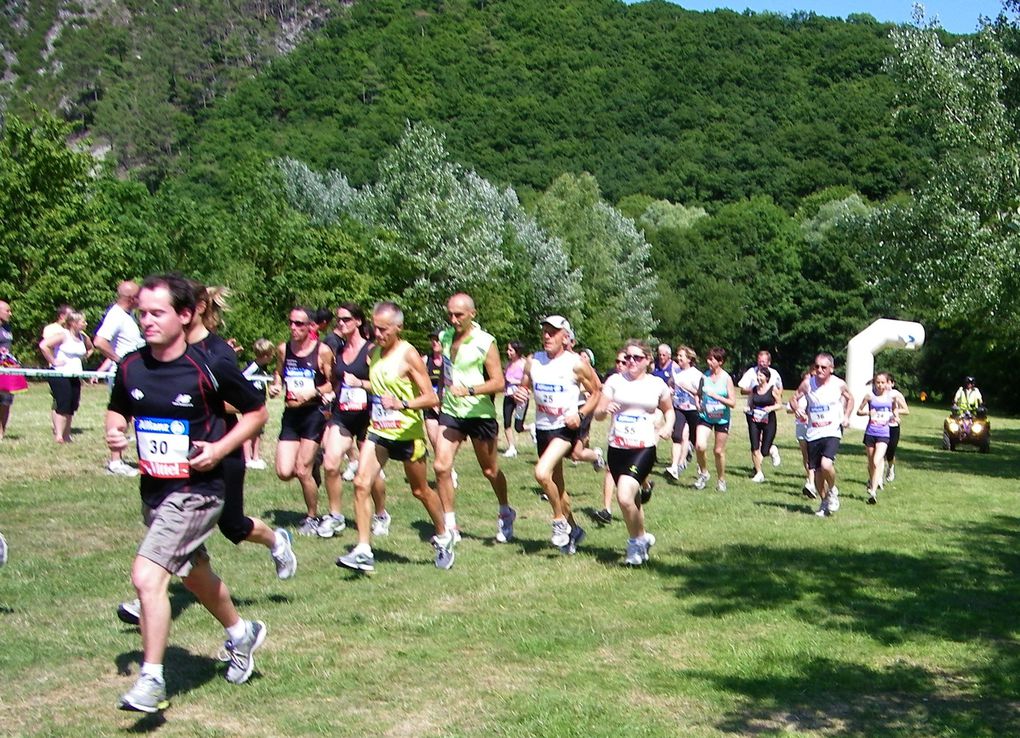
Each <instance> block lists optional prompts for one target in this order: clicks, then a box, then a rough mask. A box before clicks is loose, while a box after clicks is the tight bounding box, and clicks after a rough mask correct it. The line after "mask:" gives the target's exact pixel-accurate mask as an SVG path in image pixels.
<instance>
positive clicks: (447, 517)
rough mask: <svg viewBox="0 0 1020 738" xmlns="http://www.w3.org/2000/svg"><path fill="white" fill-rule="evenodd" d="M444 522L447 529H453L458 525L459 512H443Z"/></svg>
mask: <svg viewBox="0 0 1020 738" xmlns="http://www.w3.org/2000/svg"><path fill="white" fill-rule="evenodd" d="M443 523H445V524H446V529H447V530H453V529H454V528H456V527H457V513H452V512H449V513H443Z"/></svg>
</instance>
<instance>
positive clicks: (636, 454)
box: [595, 340, 674, 566]
mask: <svg viewBox="0 0 1020 738" xmlns="http://www.w3.org/2000/svg"><path fill="white" fill-rule="evenodd" d="M651 360H652V350H651V349H650V348H649V347H648V346H646V345H645V344H643V343H641V342H640V341H634V340H630V341H627V343H626V344H625V345H624V361H625V364H624V368H623V370H622V371H620V372H617V373H615V374H613V375H612V376H611V377H609V378H608V379H607V380H606V383H605V385H604V386H603V387H602V399H601V400H600V401H599V405H598V408H597V409H596V411H595V417H596V418H597V419H598V420H602V419H603V418H605V417H606V415H607V414H608V415H612V423H611V424H610V427H609V456H608V459H607V463H608V466H609V473H610V474H611V475H612V477H613V480H614V481H615V482H616V499H617V502H618V503H619V504H620V511H621V513H622V514H623V519H624V521H625V522H626V523H627V533H628V534H629V536H630V538H629V540H628V541H627V556H626V560H625V561H626V563H627V565H629V566H640V565H641V564H643V563H645V562H646V561H648V550H649V549H650V548H651V547H652V545H654V544H655V536H653V535H652V534H651V533H648V532H647V531H646V530H645V513H644V508H643V507H642V503H643V502H645V501H646V500H644V499H642V494H641V487H642V486H643V485H644V482H645V479H646V478H647V477H648V475H649V473H651V471H652V468H653V467H654V466H655V446H656V444H657V443H658V441H659V439H660V438H663V439H665V438H669V437H670V436H671V435H672V432H673V420H674V411H673V399H672V394H671V393H670V390H669V387H667V386H666V383H665V382H663V381H662V380H661V379H660V378H659V377H656V376H653V375H651V374H649V373H648V368H649V365H650V364H651ZM660 411H661V415H660V414H659V413H660Z"/></svg>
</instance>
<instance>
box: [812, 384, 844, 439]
mask: <svg viewBox="0 0 1020 738" xmlns="http://www.w3.org/2000/svg"><path fill="white" fill-rule="evenodd" d="M842 389H843V382H842V380H838V379H836V378H835V377H831V378H830V379H829V381H828V382H826V383H825V384H823V385H819V384H818V380H817V379H815V378H814V377H809V378H808V393H807V413H808V423H807V440H809V441H816V440H818V439H819V438H830V437H833V438H839V437H841V436H842V435H843V392H842Z"/></svg>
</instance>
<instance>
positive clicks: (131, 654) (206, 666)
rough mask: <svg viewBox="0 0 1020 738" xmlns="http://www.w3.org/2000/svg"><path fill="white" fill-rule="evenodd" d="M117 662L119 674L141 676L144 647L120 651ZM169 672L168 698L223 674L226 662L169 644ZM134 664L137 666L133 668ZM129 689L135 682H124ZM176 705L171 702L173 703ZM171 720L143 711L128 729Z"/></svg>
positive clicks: (142, 728)
mask: <svg viewBox="0 0 1020 738" xmlns="http://www.w3.org/2000/svg"><path fill="white" fill-rule="evenodd" d="M114 663H115V664H116V667H117V674H119V675H121V676H134V677H137V675H138V673H139V671H140V668H141V663H142V652H141V651H137V650H135V651H128V652H125V653H122V654H119V655H118V656H117V657H116V659H114ZM163 663H164V668H165V670H166V671H165V673H166V685H167V699H169V700H171V702H172V700H173V698H174V697H176V696H178V695H181V694H184V693H186V692H190V691H191V690H193V689H197V688H199V687H201V686H202V685H203V684H207V683H208V682H211V681H212V680H213V679H216V678H220V679H222V678H223V673H224V669H225V666H224V665H223V664H221V663H220V661H218V660H217V659H214V658H210V657H208V656H197V655H195V654H193V653H191V652H190V651H186V650H184V649H183V648H180V647H179V646H173V645H171V646H168V647H167V650H166V656H165V658H164V661H163ZM132 665H134V668H132ZM258 677H259V672H258V671H257V670H256V671H255V673H254V674H253V675H252V679H253V680H254V679H257V678H258ZM123 687H124V691H125V692H126V691H127V690H128V689H130V688H131V684H128V683H125V684H124V685H123ZM172 706H173V705H172V704H171V707H172ZM166 722H167V720H166V718H165V717H164V716H163V713H156V714H153V715H141V716H140V717H139V719H138V720H137V722H135V723H134V724H133V725H132V726H131V727H129V728H127V732H128V733H151V732H153V731H155V730H158V729H159V728H161V727H162V726H163V725H164V724H166Z"/></svg>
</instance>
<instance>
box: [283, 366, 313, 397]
mask: <svg viewBox="0 0 1020 738" xmlns="http://www.w3.org/2000/svg"><path fill="white" fill-rule="evenodd" d="M283 381H284V384H286V385H287V394H288V395H296V394H298V393H302V394H304V393H307V392H308V391H309V390H312V389H314V388H315V372H313V371H312V370H311V369H298V368H293V369H290V368H288V369H286V370H284V375H283Z"/></svg>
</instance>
